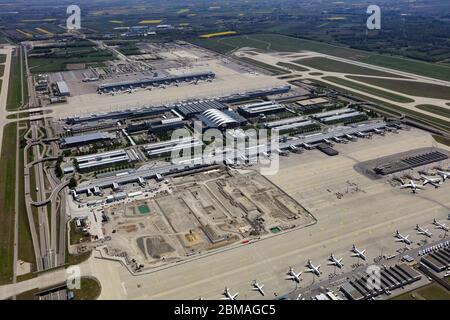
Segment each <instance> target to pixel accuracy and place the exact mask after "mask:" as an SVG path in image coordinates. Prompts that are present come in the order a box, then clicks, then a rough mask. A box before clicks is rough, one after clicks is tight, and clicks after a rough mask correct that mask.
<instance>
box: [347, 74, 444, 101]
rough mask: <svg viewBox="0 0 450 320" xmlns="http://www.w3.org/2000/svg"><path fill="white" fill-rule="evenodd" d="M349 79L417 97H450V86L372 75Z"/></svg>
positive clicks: (350, 77)
mask: <svg viewBox="0 0 450 320" xmlns="http://www.w3.org/2000/svg"><path fill="white" fill-rule="evenodd" d="M347 77H348V78H349V79H353V80H358V81H361V82H365V83H368V84H372V85H375V86H378V87H382V88H386V89H389V90H393V91H397V92H399V93H404V94H409V95H412V96H417V97H425V98H435V99H450V87H446V86H441V85H437V84H431V83H423V82H415V81H406V80H392V79H379V78H371V77H360V76H347Z"/></svg>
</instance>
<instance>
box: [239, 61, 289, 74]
mask: <svg viewBox="0 0 450 320" xmlns="http://www.w3.org/2000/svg"><path fill="white" fill-rule="evenodd" d="M238 60H241V61H243V62H246V63H248V64H252V65H254V66H256V67H258V68H261V69H264V70H267V71H269V72H270V73H272V74H273V75H277V76H279V75H283V74H288V73H291V72H290V71H287V70H284V69H281V68H277V67H275V66H272V65H270V64H267V63H264V62H261V61H257V60H254V59H252V58H247V57H240V58H239V59H238Z"/></svg>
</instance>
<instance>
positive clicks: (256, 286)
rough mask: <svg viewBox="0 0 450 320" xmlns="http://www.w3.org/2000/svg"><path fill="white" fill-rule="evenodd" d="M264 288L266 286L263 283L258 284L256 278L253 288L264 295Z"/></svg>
mask: <svg viewBox="0 0 450 320" xmlns="http://www.w3.org/2000/svg"><path fill="white" fill-rule="evenodd" d="M263 288H264V285H263V284H261V285H260V284H258V282H256V280H254V281H253V283H252V290H254V291H258V292H259V293H261V295H264V291H263Z"/></svg>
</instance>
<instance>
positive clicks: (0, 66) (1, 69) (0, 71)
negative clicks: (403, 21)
mask: <svg viewBox="0 0 450 320" xmlns="http://www.w3.org/2000/svg"><path fill="white" fill-rule="evenodd" d="M3 73H5V65H4V64H0V78H1V77H3Z"/></svg>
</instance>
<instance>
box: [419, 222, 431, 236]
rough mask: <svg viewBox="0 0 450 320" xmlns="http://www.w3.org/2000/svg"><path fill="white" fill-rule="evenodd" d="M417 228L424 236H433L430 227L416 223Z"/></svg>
mask: <svg viewBox="0 0 450 320" xmlns="http://www.w3.org/2000/svg"><path fill="white" fill-rule="evenodd" d="M416 230H417V233H418V234H422V235H424V236H427V237H428V238H431V232H428V229H423V228H422V227H421V226H419V225H418V224H416Z"/></svg>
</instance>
